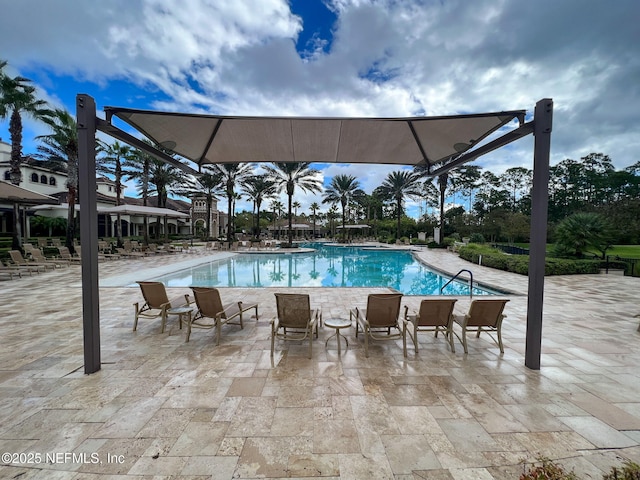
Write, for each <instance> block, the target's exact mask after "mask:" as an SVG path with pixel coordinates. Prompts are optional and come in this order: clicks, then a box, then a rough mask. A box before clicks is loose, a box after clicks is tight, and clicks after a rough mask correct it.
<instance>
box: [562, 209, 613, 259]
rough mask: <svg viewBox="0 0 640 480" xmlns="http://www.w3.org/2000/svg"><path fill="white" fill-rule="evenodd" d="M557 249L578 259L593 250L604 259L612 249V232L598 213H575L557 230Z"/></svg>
mask: <svg viewBox="0 0 640 480" xmlns="http://www.w3.org/2000/svg"><path fill="white" fill-rule="evenodd" d="M555 236H556V249H557V251H558V252H564V253H568V254H570V255H573V256H576V257H579V258H580V257H583V256H584V253H585V252H586V251H588V250H589V249H590V248H593V249H595V250H597V251H598V252H600V253H601V256H602V258H604V256H605V254H606V251H607V250H608V249H609V248H610V247H611V230H610V226H609V224H608V222H607V221H606V220H605V218H604V217H602V216H601V215H598V214H596V213H586V212H584V213H575V214H573V215H571V216H569V217H567V218H566V219H564V220H563V221H562V222H561V223H560V224H559V225H558V227H557V228H556V231H555Z"/></svg>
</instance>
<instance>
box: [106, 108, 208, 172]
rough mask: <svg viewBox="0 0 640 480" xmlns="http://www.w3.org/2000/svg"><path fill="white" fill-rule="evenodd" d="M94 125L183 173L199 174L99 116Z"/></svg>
mask: <svg viewBox="0 0 640 480" xmlns="http://www.w3.org/2000/svg"><path fill="white" fill-rule="evenodd" d="M95 125H96V129H97V130H100V131H101V132H103V133H106V134H107V135H109V136H111V137H113V138H116V139H118V140H122V141H123V142H125V143H127V144H129V145H131V146H133V147H136V148H137V149H138V150H142V151H143V152H145V153H148V154H149V155H151V156H153V157H156V158H157V159H159V160H162V161H163V162H165V163H168V164H169V165H172V166H174V167H176V168H179V169H180V170H182V171H183V172H184V173H186V174H188V175H194V176H196V177H198V176H199V175H200V173H199V172H198V171H197V170H194V169H193V168H191V167H189V166H188V165H185V164H184V163H182V162H180V161H179V160H176V159H175V158H173V157H171V156H169V155H167V154H166V153H164V152H161V151H160V150H158V149H156V148H153V147H152V146H151V145H148V144H146V143H145V142H143V141H142V140H140V139H139V138H136V137H134V136H133V135H129V134H128V133H127V132H124V131H122V130H120V129H119V128H118V127H116V126H114V125H112V124H111V123H109V122H107V121H105V120H102V119H101V118H96V119H95Z"/></svg>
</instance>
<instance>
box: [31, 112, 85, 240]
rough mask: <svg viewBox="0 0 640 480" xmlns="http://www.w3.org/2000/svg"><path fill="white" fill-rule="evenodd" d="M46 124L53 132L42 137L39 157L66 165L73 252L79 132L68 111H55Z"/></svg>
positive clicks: (67, 237)
mask: <svg viewBox="0 0 640 480" xmlns="http://www.w3.org/2000/svg"><path fill="white" fill-rule="evenodd" d="M45 122H46V123H47V125H49V126H50V127H51V129H52V130H53V132H52V133H50V134H49V135H40V136H38V137H36V140H39V141H40V142H42V145H39V146H38V147H37V150H38V153H39V156H41V157H43V158H47V159H48V160H49V161H53V162H63V163H65V164H66V173H67V183H66V187H67V203H68V204H69V208H68V210H67V228H66V240H65V245H66V247H67V248H68V249H69V250H70V251H71V252H73V238H74V236H75V230H76V209H75V206H76V199H77V198H78V131H77V126H76V120H75V118H74V117H73V116H72V115H71V114H70V113H69V112H67V111H66V110H62V109H58V108H57V109H55V110H54V111H53V112H52V115H51V116H49V117H46V119H45Z"/></svg>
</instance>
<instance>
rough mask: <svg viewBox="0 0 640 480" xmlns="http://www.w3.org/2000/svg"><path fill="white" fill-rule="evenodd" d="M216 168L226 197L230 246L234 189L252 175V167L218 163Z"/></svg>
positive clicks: (233, 229)
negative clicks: (220, 176) (220, 175)
mask: <svg viewBox="0 0 640 480" xmlns="http://www.w3.org/2000/svg"><path fill="white" fill-rule="evenodd" d="M216 168H217V169H218V171H219V172H220V173H221V174H222V184H223V185H224V189H225V194H226V196H227V202H228V203H227V205H228V210H227V212H228V213H227V242H229V246H231V242H232V239H233V235H234V233H235V228H234V221H233V201H234V197H235V187H236V185H237V184H239V183H242V182H244V181H245V180H246V179H247V178H249V177H250V176H251V175H252V174H253V166H252V165H251V164H250V163H218V164H216Z"/></svg>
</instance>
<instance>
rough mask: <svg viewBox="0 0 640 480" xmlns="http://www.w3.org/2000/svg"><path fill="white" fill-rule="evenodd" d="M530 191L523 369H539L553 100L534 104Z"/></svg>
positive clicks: (547, 99)
mask: <svg viewBox="0 0 640 480" xmlns="http://www.w3.org/2000/svg"><path fill="white" fill-rule="evenodd" d="M534 122H535V125H534V130H533V135H534V151H533V190H532V194H531V235H530V241H531V246H530V250H529V291H528V297H527V334H526V347H525V360H524V363H525V366H527V367H529V368H531V369H532V370H539V369H540V356H541V348H542V306H543V301H544V271H545V255H546V249H547V208H548V204H549V190H548V188H549V154H550V150H551V129H552V123H553V100H552V99H550V98H545V99H542V100H540V101H539V102H538V103H536V108H535V113H534Z"/></svg>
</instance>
